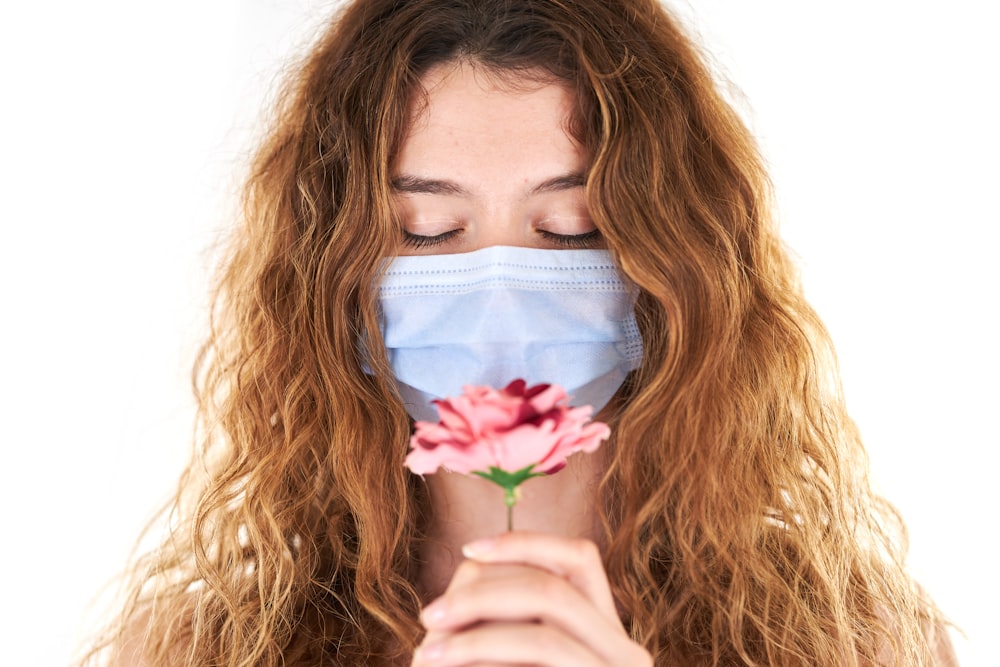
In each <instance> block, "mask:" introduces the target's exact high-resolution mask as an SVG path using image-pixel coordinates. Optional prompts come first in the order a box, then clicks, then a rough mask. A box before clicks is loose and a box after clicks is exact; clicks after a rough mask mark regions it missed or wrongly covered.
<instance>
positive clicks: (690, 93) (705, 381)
mask: <svg viewBox="0 0 1000 667" xmlns="http://www.w3.org/2000/svg"><path fill="white" fill-rule="evenodd" d="M456 59H466V60H468V61H470V62H473V63H476V64H478V65H481V66H483V67H485V68H486V69H487V70H489V71H491V72H496V73H498V74H501V75H503V76H510V77H512V78H515V79H516V77H517V76H518V75H529V76H537V73H538V72H544V73H545V74H546V75H548V76H551V77H552V78H554V79H555V80H558V81H560V82H562V83H564V84H565V85H567V86H568V87H569V88H570V90H572V91H573V92H574V94H575V96H576V98H577V101H578V105H579V108H578V113H577V116H576V118H575V119H574V125H573V128H572V129H573V131H574V134H576V136H577V138H578V139H579V140H580V142H581V143H582V144H583V145H584V146H585V148H586V149H587V150H588V151H589V154H590V155H591V156H593V163H592V166H591V169H590V172H589V174H588V180H587V186H586V187H587V198H588V205H589V209H590V213H591V215H592V217H593V219H594V221H595V224H596V225H597V227H598V228H599V229H600V230H601V233H602V235H603V237H604V238H605V240H606V243H607V246H608V248H609V249H610V250H611V252H612V254H613V255H614V257H615V259H616V261H617V262H618V265H619V266H620V268H621V270H622V272H623V274H625V275H626V276H627V277H628V278H629V279H630V280H631V281H633V282H634V283H635V284H636V285H637V286H638V287H639V289H640V292H641V296H640V299H639V304H638V307H637V309H638V310H637V316H638V319H639V322H640V327H641V331H642V335H643V342H644V347H645V358H644V362H643V365H642V367H641V368H640V369H639V370H638V371H636V372H635V373H634V374H633V376H632V377H631V378H630V380H629V381H628V383H627V384H626V386H625V387H624V388H623V390H622V392H621V394H620V396H619V397H618V399H619V400H618V405H620V410H619V411H618V413H617V414H616V415H615V416H614V418H613V428H614V438H613V441H612V442H611V443H610V444H609V446H608V448H607V452H606V456H607V472H606V474H605V476H604V478H603V480H602V481H601V486H600V491H601V498H602V504H603V513H602V517H601V519H602V525H603V527H604V533H605V534H604V535H603V542H604V544H605V545H606V549H605V560H606V567H607V571H608V574H609V577H610V580H611V583H612V586H613V589H614V591H615V594H616V597H617V601H618V604H619V606H620V608H621V610H622V613H623V615H624V619H625V621H626V624H627V627H629V628H630V629H631V632H632V634H633V636H634V637H635V638H636V639H637V640H639V641H641V642H642V643H643V644H644V645H645V646H647V647H648V648H649V649H650V650H651V651H652V652H653V654H654V656H655V658H656V664H662V665H672V664H685V665H730V664H743V665H805V664H808V665H859V664H876V663H880V662H890V663H895V664H905V665H918V664H928V663H929V662H930V653H929V650H928V646H927V639H926V638H925V636H924V634H923V633H922V631H921V625H920V624H921V622H922V621H923V620H925V619H930V620H931V621H936V620H937V619H936V611H935V610H934V608H933V606H932V605H931V604H930V603H929V602H928V601H927V600H925V599H924V598H923V596H922V595H921V594H920V593H919V591H918V590H917V589H916V588H915V587H914V585H913V583H912V582H911V581H910V579H909V578H908V577H907V575H906V573H905V570H904V567H903V562H902V561H903V556H904V552H905V534H904V531H903V527H902V524H901V522H900V521H899V520H898V517H897V516H896V514H895V512H894V511H893V510H892V508H891V507H890V506H889V505H888V504H886V503H885V502H884V501H882V500H881V499H879V498H878V497H876V496H875V495H874V494H873V493H872V491H871V490H870V488H869V485H868V482H867V480H866V479H865V476H864V470H865V460H864V452H863V449H862V447H861V444H860V442H859V439H858V435H857V432H856V429H855V428H854V426H853V424H852V422H851V421H850V419H849V417H848V416H847V414H846V411H845V409H844V405H843V400H842V398H841V397H840V394H839V386H838V381H837V371H836V362H835V358H834V356H833V352H832V349H831V347H830V344H829V339H828V336H827V334H826V332H825V331H824V329H823V327H822V325H821V323H820V322H819V320H818V319H817V317H816V316H815V314H814V313H813V311H812V310H811V309H810V308H809V307H808V305H807V304H806V303H805V301H804V299H803V297H802V294H801V290H800V288H799V286H798V284H797V281H796V277H795V272H794V269H793V267H792V265H791V264H790V262H789V260H788V257H787V255H786V253H785V251H784V249H783V248H782V246H781V243H780V241H779V239H778V236H777V231H776V229H775V228H774V224H773V219H772V215H771V202H770V192H769V184H768V180H767V176H766V173H765V170H764V168H763V165H762V162H761V159H760V157H759V155H758V152H757V149H756V146H755V144H754V141H753V139H752V137H751V136H750V134H749V132H748V131H747V129H746V128H745V127H744V125H743V124H742V122H741V121H740V120H739V118H738V117H737V115H736V114H735V113H734V112H733V110H732V109H731V108H730V107H729V106H728V105H727V104H726V103H725V101H724V100H723V99H722V98H721V97H720V95H719V93H718V91H717V87H716V83H715V82H714V81H713V79H712V77H711V75H710V73H709V72H708V70H707V69H706V67H705V66H704V64H703V62H702V59H701V58H700V57H699V55H698V53H697V52H696V50H695V48H694V46H693V45H692V44H691V42H690V40H689V39H688V38H687V37H686V36H685V35H684V33H683V31H682V30H681V29H680V28H679V27H678V26H677V25H676V23H675V22H674V21H673V20H672V19H671V18H670V17H669V16H668V15H667V14H665V13H664V12H663V10H662V8H661V7H660V6H659V5H658V4H656V3H655V2H653V1H652V0H624V1H618V2H605V1H603V0H412V1H409V2H405V1H402V0H365V1H363V2H355V3H353V4H351V5H349V6H348V7H347V8H346V10H345V11H344V12H343V13H342V14H341V15H340V16H338V17H337V19H336V20H335V21H334V22H333V23H332V24H331V28H330V29H329V31H328V32H327V33H326V34H325V35H323V36H322V38H321V39H320V40H319V42H318V43H317V44H316V45H315V47H314V48H313V49H312V51H311V52H310V54H309V56H308V57H307V58H306V59H305V60H304V61H303V62H302V63H301V65H300V67H299V68H298V69H297V70H296V72H295V75H294V76H293V77H292V78H291V79H290V80H289V84H288V87H287V88H286V89H285V91H284V93H283V95H282V97H281V101H282V104H281V107H280V109H279V110H278V112H277V114H276V116H275V119H274V123H273V127H272V129H271V132H270V134H269V136H268V138H267V140H266V142H265V143H264V145H263V146H262V148H261V150H260V151H259V153H258V156H257V158H256V160H255V162H254V164H253V166H252V171H251V175H250V178H249V181H248V185H247V188H246V193H245V198H244V207H243V211H244V215H243V221H242V224H241V226H240V227H239V228H238V229H237V230H236V232H235V234H234V237H233V244H232V247H231V250H230V254H229V256H228V258H227V260H226V263H225V266H224V269H223V272H222V273H221V274H220V279H219V283H218V287H217V290H216V308H215V310H214V318H213V326H212V334H211V337H210V339H209V341H208V343H207V344H206V346H205V348H204V353H203V357H202V360H201V362H200V364H199V367H198V369H197V380H198V382H197V384H198V396H199V400H200V419H201V425H202V432H203V437H202V441H201V444H200V446H199V447H198V448H197V450H196V452H195V457H194V459H193V462H192V464H191V466H190V468H189V469H188V471H187V472H186V474H185V476H184V478H183V479H182V483H181V487H180V489H179V491H178V494H177V498H176V499H175V501H174V504H173V513H174V517H175V518H174V524H175V528H174V530H173V532H172V534H171V535H170V537H169V539H168V540H166V541H165V542H164V544H163V546H162V547H161V548H160V549H159V550H158V551H157V552H155V553H153V554H150V555H149V556H147V557H145V558H144V559H142V560H141V561H139V563H138V564H137V565H136V566H135V569H134V571H133V576H132V579H131V583H130V584H129V585H128V590H129V591H130V597H129V600H128V603H127V605H126V609H125V611H124V613H123V615H122V618H121V622H120V623H119V624H118V625H117V626H116V627H115V628H112V629H111V630H110V631H109V634H108V636H107V637H106V638H105V641H104V645H108V646H112V647H114V645H116V643H117V645H121V644H123V643H124V642H126V641H128V638H129V632H130V628H134V627H135V625H136V619H142V623H143V627H144V628H145V632H146V633H147V635H148V636H147V637H146V639H145V644H146V649H145V653H146V655H147V659H148V660H149V661H150V662H151V664H171V665H178V664H184V665H204V664H212V665H226V666H229V667H236V666H249V665H309V664H317V665H318V664H338V665H339V664H344V665H349V664H393V663H396V662H401V661H402V662H405V661H406V660H407V659H408V658H407V656H408V655H409V654H411V653H412V650H413V648H414V647H415V646H416V644H417V642H418V640H419V638H420V629H419V628H420V626H419V623H418V621H417V614H418V611H419V604H420V600H419V598H418V596H417V592H416V590H415V589H414V587H413V583H412V582H413V581H414V579H415V573H416V568H418V567H419V563H417V562H416V561H415V554H416V553H417V551H418V549H417V547H418V545H419V543H420V540H421V539H422V535H423V533H424V529H425V526H426V522H427V521H428V520H429V517H428V516H426V512H427V510H426V503H425V500H426V499H425V498H424V497H423V490H422V487H421V485H420V484H419V483H418V480H417V479H416V478H414V477H413V476H411V475H410V474H409V473H408V472H407V471H406V470H405V469H404V468H403V466H402V459H403V456H404V454H405V449H406V443H407V440H408V437H409V433H410V425H409V420H408V418H407V416H406V413H405V411H404V410H403V408H402V406H401V404H400V402H399V400H398V398H397V397H396V395H395V390H394V388H393V384H392V381H391V372H390V371H389V369H388V366H387V363H386V360H385V355H384V353H383V352H382V347H381V340H380V337H379V328H378V319H377V311H376V306H375V301H374V293H373V290H372V287H373V286H374V285H375V283H376V282H377V280H378V272H379V268H380V266H381V265H382V261H383V260H384V259H385V258H386V257H389V256H391V255H392V254H394V252H395V249H396V248H397V247H398V243H399V233H400V232H399V229H398V225H397V223H396V221H395V219H394V216H393V212H392V207H391V205H390V201H389V194H388V193H389V181H390V175H391V174H390V172H391V169H392V160H393V155H394V153H395V151H396V150H397V148H398V146H399V144H400V142H401V141H402V138H403V136H404V135H405V131H406V127H407V124H408V121H409V113H410V105H411V102H412V99H413V96H414V94H416V93H417V92H418V91H419V81H420V77H421V75H422V74H423V73H425V72H426V71H428V70H429V69H430V68H431V67H433V66H435V65H437V64H441V63H445V62H450V61H454V60H456ZM113 650H118V651H119V652H120V651H121V648H120V646H119V648H117V649H113ZM98 655H99V651H98V650H95V651H94V652H93V653H92V654H91V656H90V658H91V659H97V657H98Z"/></svg>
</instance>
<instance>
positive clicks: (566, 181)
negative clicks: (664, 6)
mask: <svg viewBox="0 0 1000 667" xmlns="http://www.w3.org/2000/svg"><path fill="white" fill-rule="evenodd" d="M586 182H587V178H586V176H584V175H583V174H582V173H573V174H563V175H562V176H556V177H555V178H550V179H548V180H545V181H542V182H541V183H539V184H538V185H536V186H535V187H533V188H532V189H531V191H530V192H529V193H528V196H532V195H538V194H543V193H546V192H561V191H563V190H571V189H573V188H580V187H583V185H584V184H585V183H586ZM390 185H391V187H392V191H393V192H395V193H398V194H407V195H449V196H453V197H468V196H471V193H470V192H469V191H468V190H466V189H465V188H464V187H462V186H461V185H459V184H458V183H455V182H454V181H448V180H443V179H437V178H421V177H419V176H410V175H408V174H403V175H401V176H397V177H395V178H393V179H392V181H391V183H390Z"/></svg>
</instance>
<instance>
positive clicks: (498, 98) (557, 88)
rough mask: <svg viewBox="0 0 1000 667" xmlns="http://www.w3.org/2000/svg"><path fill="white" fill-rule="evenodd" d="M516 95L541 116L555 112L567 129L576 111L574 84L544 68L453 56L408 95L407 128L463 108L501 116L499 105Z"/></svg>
mask: <svg viewBox="0 0 1000 667" xmlns="http://www.w3.org/2000/svg"><path fill="white" fill-rule="evenodd" d="M515 99H516V100H519V101H520V103H521V106H534V107H535V109H536V111H537V112H538V113H539V115H540V116H542V115H549V114H550V112H552V111H555V113H557V114H558V115H559V116H560V117H561V118H562V120H563V123H562V124H564V125H566V126H567V128H568V127H569V126H570V125H571V124H572V123H571V121H572V120H573V119H574V118H575V116H576V114H577V111H578V109H577V104H576V100H575V97H574V95H573V94H572V92H571V90H570V87H569V86H568V85H567V84H566V83H565V82H563V81H562V80H560V79H558V78H556V77H555V76H553V75H552V74H550V73H549V72H547V71H545V70H542V69H530V70H523V71H522V70H516V71H515V70H508V69H498V68H495V67H490V66H488V65H484V64H482V63H480V62H477V61H471V60H467V59H466V60H455V61H450V62H446V63H442V64H439V65H436V66H434V67H432V68H431V69H429V70H428V71H427V72H426V73H425V74H424V75H423V76H421V77H420V82H419V85H418V86H417V87H416V89H415V90H414V92H413V94H412V95H411V96H410V101H409V114H410V121H409V127H408V130H409V131H411V132H412V131H414V130H417V129H418V128H419V127H420V126H425V127H426V126H427V124H428V123H433V122H435V121H436V120H438V118H439V117H441V116H443V115H446V114H447V113H448V112H449V111H453V112H455V115H460V114H461V113H462V110H472V109H476V108H477V107H478V110H479V111H480V112H485V113H486V115H487V119H491V118H492V119H498V117H499V116H502V115H503V111H504V109H502V108H498V107H496V106H495V105H496V104H497V103H498V102H499V103H501V104H502V102H504V101H510V100H515ZM491 110H495V112H493V113H491Z"/></svg>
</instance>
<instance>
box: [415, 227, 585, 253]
mask: <svg viewBox="0 0 1000 667" xmlns="http://www.w3.org/2000/svg"><path fill="white" fill-rule="evenodd" d="M535 231H536V233H537V234H538V235H539V236H541V237H542V238H543V239H545V241H547V242H549V243H552V244H554V245H557V246H560V247H563V248H584V249H586V248H593V247H594V245H595V244H596V243H597V242H598V241H599V240H600V238H601V232H600V230H598V229H593V230H591V231H589V232H584V233H583V234H556V233H554V232H550V231H546V230H544V229H537V230H535ZM461 233H462V229H461V228H459V229H452V230H449V231H447V232H443V233H441V234H435V235H434V236H421V235H420V234H413V233H411V232H408V231H406V230H403V244H404V245H406V246H407V247H409V248H413V249H415V250H419V249H421V248H430V247H433V246H437V245H442V244H444V243H447V242H448V241H450V240H452V239H454V238H457V237H458V236H459V235H460V234H461Z"/></svg>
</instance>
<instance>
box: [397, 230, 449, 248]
mask: <svg viewBox="0 0 1000 667" xmlns="http://www.w3.org/2000/svg"><path fill="white" fill-rule="evenodd" d="M461 233H462V230H461V229H460V228H459V229H451V230H449V231H447V232H442V233H441V234H435V235H434V236H421V235H420V234H411V233H410V232H408V231H406V230H405V229H404V230H403V244H404V245H406V246H408V247H410V248H414V249H420V248H430V247H432V246H436V245H441V244H442V243H445V242H447V241H450V240H451V239H453V238H455V237H456V236H458V235H459V234H461Z"/></svg>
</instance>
